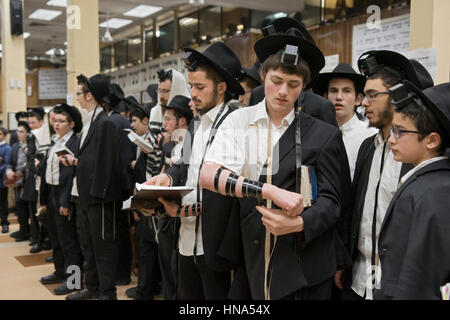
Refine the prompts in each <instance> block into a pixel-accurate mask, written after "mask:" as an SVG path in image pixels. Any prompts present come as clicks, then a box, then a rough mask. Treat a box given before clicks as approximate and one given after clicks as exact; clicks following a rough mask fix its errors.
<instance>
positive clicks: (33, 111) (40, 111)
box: [27, 107, 45, 118]
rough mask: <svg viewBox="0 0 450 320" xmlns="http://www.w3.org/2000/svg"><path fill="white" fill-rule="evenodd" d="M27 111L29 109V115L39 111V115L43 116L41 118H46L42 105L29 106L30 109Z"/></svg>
mask: <svg viewBox="0 0 450 320" xmlns="http://www.w3.org/2000/svg"><path fill="white" fill-rule="evenodd" d="M27 111H28V116H30V115H32V114H33V113H37V114H38V115H40V116H41V118H44V116H45V110H44V108H42V107H36V108H29V109H27Z"/></svg>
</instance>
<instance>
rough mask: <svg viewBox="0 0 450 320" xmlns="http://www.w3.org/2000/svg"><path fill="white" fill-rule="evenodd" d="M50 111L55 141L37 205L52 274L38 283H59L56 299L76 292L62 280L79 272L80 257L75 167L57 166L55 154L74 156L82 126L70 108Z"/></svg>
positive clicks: (44, 164)
mask: <svg viewBox="0 0 450 320" xmlns="http://www.w3.org/2000/svg"><path fill="white" fill-rule="evenodd" d="M53 111H54V113H55V120H54V129H55V132H56V134H57V138H56V141H55V144H54V145H53V146H52V147H51V148H50V149H49V150H48V152H47V154H46V156H45V158H44V159H43V161H42V162H41V163H42V172H43V176H42V179H41V190H40V203H41V205H42V206H47V228H48V233H49V236H50V241H51V244H52V250H53V264H54V267H55V272H53V273H52V274H50V275H48V276H45V277H42V278H41V282H42V283H43V284H50V283H59V282H61V285H60V286H59V287H57V288H55V289H54V290H53V291H54V292H55V294H57V295H64V294H68V293H70V292H73V291H75V290H76V288H75V286H70V285H69V286H68V285H67V282H66V279H67V277H68V276H70V275H71V274H72V271H71V269H68V268H69V267H71V266H78V267H79V268H80V270H81V267H82V261H83V257H82V254H81V248H80V244H79V241H78V232H77V227H76V214H75V205H74V204H73V203H72V201H71V191H72V187H73V177H74V175H75V167H73V166H70V167H67V166H64V165H63V164H62V163H60V161H59V158H58V155H57V154H56V152H58V151H61V150H63V149H68V150H70V152H72V153H73V154H76V153H77V152H78V147H79V144H80V139H79V138H78V136H77V133H79V132H80V131H81V130H82V129H83V122H82V118H81V113H80V111H78V109H77V108H76V107H74V106H69V105H67V104H57V105H56V106H55V107H54V109H53ZM67 152H68V151H67ZM78 289H79V288H78Z"/></svg>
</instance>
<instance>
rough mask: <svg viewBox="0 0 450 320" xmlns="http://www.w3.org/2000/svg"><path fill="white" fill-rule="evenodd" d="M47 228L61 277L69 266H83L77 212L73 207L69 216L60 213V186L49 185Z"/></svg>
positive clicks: (57, 271) (65, 274)
mask: <svg viewBox="0 0 450 320" xmlns="http://www.w3.org/2000/svg"><path fill="white" fill-rule="evenodd" d="M48 190H49V196H48V203H47V228H48V235H49V237H50V241H51V243H52V249H53V264H54V266H55V272H56V274H57V275H58V276H59V277H62V278H66V277H67V276H68V275H70V274H68V273H67V268H68V267H69V266H78V267H80V268H81V266H82V262H83V256H82V254H81V248H80V244H79V241H78V233H77V225H76V214H75V212H74V211H73V210H72V209H73V208H70V209H71V213H70V215H69V216H68V217H66V216H63V215H61V214H60V213H59V207H60V205H59V201H58V199H59V191H58V187H54V186H51V185H48Z"/></svg>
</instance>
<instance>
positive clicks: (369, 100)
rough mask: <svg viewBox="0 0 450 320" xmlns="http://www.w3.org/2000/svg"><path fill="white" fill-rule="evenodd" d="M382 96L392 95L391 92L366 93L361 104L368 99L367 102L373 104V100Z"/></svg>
mask: <svg viewBox="0 0 450 320" xmlns="http://www.w3.org/2000/svg"><path fill="white" fill-rule="evenodd" d="M380 94H389V95H390V94H391V93H390V92H389V91H381V92H370V93H366V94H365V95H364V97H363V99H362V101H361V102H363V101H364V99H367V102H369V103H371V102H372V101H373V99H375V98H376V97H377V96H379V95H380Z"/></svg>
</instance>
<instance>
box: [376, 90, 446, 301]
mask: <svg viewBox="0 0 450 320" xmlns="http://www.w3.org/2000/svg"><path fill="white" fill-rule="evenodd" d="M389 91H390V92H391V96H392V104H393V105H394V106H395V113H394V118H393V121H392V129H391V132H392V134H391V136H390V138H389V140H388V142H389V144H390V145H391V150H392V152H393V154H394V159H395V160H396V161H399V162H403V163H411V164H412V165H413V166H414V169H412V170H411V171H409V172H408V173H407V174H406V175H404V176H403V177H402V178H401V180H400V186H399V189H398V191H397V192H396V194H395V195H394V197H393V199H392V201H391V203H390V205H389V208H388V209H387V211H386V215H385V218H384V221H383V224H382V226H381V230H380V235H379V240H378V246H379V251H378V252H379V256H380V262H381V267H382V270H381V286H380V288H377V289H379V290H375V299H401V300H405V299H414V300H423V299H441V293H440V287H441V286H443V285H445V284H446V283H447V282H449V280H450V269H449V266H450V247H449V246H450V235H449V233H448V230H449V228H450V215H449V214H448V213H449V208H450V198H449V197H448V195H449V193H450V161H449V159H448V157H446V156H443V154H444V152H445V150H446V148H447V147H448V146H449V137H450V83H445V84H441V85H439V86H436V87H432V88H428V89H426V90H423V91H421V90H420V89H419V88H418V87H416V86H415V85H413V84H412V83H410V82H408V81H404V83H403V84H399V85H397V86H395V87H392V88H390V89H389Z"/></svg>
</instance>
